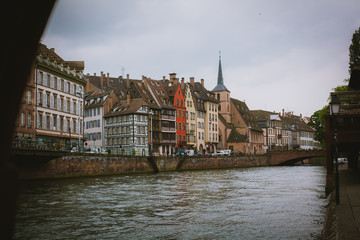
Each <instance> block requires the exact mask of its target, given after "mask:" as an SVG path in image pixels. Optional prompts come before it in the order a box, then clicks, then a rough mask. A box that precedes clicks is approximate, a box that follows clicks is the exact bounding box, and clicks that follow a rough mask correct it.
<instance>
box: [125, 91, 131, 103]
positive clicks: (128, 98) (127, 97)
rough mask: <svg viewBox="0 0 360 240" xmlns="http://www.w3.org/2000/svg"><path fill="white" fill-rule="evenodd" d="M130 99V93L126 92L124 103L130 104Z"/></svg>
mask: <svg viewBox="0 0 360 240" xmlns="http://www.w3.org/2000/svg"><path fill="white" fill-rule="evenodd" d="M130 99H131V97H130V92H129V91H128V92H127V94H126V102H127V103H130Z"/></svg>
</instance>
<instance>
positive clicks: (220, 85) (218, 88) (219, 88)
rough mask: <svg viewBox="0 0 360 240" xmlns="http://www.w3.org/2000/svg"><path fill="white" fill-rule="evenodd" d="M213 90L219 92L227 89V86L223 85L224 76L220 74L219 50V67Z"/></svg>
mask: <svg viewBox="0 0 360 240" xmlns="http://www.w3.org/2000/svg"><path fill="white" fill-rule="evenodd" d="M212 91H213V92H220V91H228V92H230V91H229V90H227V88H226V87H225V85H224V78H223V74H222V67H221V51H219V69H218V78H217V85H216V87H215V88H214V89H213V90H212Z"/></svg>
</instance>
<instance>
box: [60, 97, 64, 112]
mask: <svg viewBox="0 0 360 240" xmlns="http://www.w3.org/2000/svg"><path fill="white" fill-rule="evenodd" d="M63 108H64V99H63V98H62V97H60V110H63Z"/></svg>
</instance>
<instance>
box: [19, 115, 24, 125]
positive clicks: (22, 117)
mask: <svg viewBox="0 0 360 240" xmlns="http://www.w3.org/2000/svg"><path fill="white" fill-rule="evenodd" d="M20 123H21V126H22V127H25V113H21V121H20Z"/></svg>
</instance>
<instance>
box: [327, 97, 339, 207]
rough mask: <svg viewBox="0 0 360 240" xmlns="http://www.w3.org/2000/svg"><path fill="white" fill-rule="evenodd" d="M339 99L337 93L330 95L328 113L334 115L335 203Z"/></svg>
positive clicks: (337, 189)
mask: <svg viewBox="0 0 360 240" xmlns="http://www.w3.org/2000/svg"><path fill="white" fill-rule="evenodd" d="M340 104H341V102H340V99H339V98H338V96H337V95H332V96H331V101H330V103H329V105H330V114H331V115H333V116H334V131H335V133H334V140H335V201H336V204H337V205H339V203H340V192H339V190H340V188H339V162H338V158H337V155H338V144H337V115H338V113H339V110H340Z"/></svg>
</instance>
